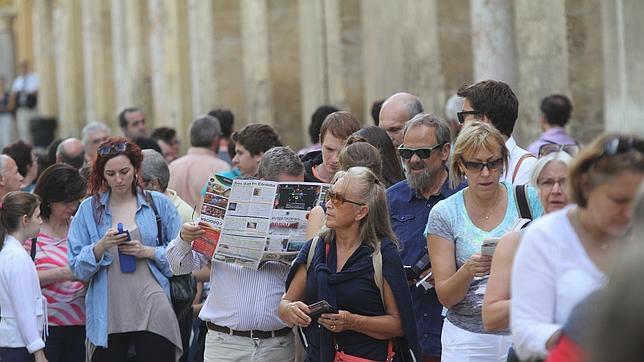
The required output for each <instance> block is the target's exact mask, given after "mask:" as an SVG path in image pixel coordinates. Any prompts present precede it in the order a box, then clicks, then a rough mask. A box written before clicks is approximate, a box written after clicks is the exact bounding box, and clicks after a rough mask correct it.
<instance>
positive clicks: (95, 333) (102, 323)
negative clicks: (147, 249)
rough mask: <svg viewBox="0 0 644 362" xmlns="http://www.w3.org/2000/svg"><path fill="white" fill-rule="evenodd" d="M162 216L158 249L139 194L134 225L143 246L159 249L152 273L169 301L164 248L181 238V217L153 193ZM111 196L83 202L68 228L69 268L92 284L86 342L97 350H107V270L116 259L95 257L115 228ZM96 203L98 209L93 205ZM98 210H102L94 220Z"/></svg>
mask: <svg viewBox="0 0 644 362" xmlns="http://www.w3.org/2000/svg"><path fill="white" fill-rule="evenodd" d="M150 194H151V195H152V198H153V200H154V203H155V205H156V207H157V209H158V211H159V215H160V216H161V225H163V236H164V239H165V240H164V245H163V246H157V224H156V218H155V216H154V211H153V210H152V207H150V205H148V203H147V202H146V200H145V197H144V196H143V194H141V193H140V192H139V193H137V200H136V201H137V205H138V206H137V209H136V215H135V222H136V225H137V226H138V228H139V231H140V233H141V239H142V240H141V242H142V243H143V244H144V245H147V246H152V247H155V248H156V251H155V256H154V259H148V260H147V262H148V266H149V267H150V271H151V272H152V274H153V275H154V277H155V278H156V280H157V281H158V282H159V284H160V285H161V287H162V288H163V290H164V291H165V293H166V295H167V296H168V298H170V283H169V281H168V277H170V276H172V271H171V270H170V265H169V264H168V261H167V259H166V256H165V245H166V244H167V243H168V241H169V240H172V239H173V238H174V237H176V236H177V235H178V234H179V230H180V228H181V217H180V216H179V213H178V212H177V209H176V208H175V207H174V205H173V204H172V201H170V199H168V198H167V197H166V196H164V195H163V194H161V193H158V192H154V191H153V192H150ZM108 201H109V192H105V193H102V194H100V196H99V198H98V200H97V202H95V201H94V198H93V197H88V198H87V199H85V200H83V202H82V203H81V204H80V207H79V208H78V211H77V212H76V215H75V216H74V218H73V219H72V224H71V226H70V228H69V235H68V240H69V248H68V255H69V267H70V268H71V271H72V273H73V274H74V276H75V277H77V278H79V279H81V280H84V281H89V282H90V283H89V287H88V288H87V295H86V297H85V309H86V313H87V316H86V327H85V328H86V333H87V339H89V341H90V342H91V343H92V344H94V345H95V346H98V347H107V330H108V326H107V320H108V317H107V293H108V281H107V267H108V266H109V265H111V264H112V261H113V259H114V256H113V255H111V254H110V253H109V252H105V254H103V257H102V258H101V259H100V260H99V261H98V262H97V261H96V258H95V257H94V244H95V243H96V242H98V241H99V240H100V239H101V238H102V237H103V236H104V235H105V233H106V232H107V229H109V228H110V227H111V226H112V214H111V212H110V209H109V202H108ZM94 203H95V205H94ZM95 207H98V209H99V210H103V212H102V213H101V214H100V216H99V215H98V214H97V215H96V216H97V217H96V219H95V218H94V211H95Z"/></svg>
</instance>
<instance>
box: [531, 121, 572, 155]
mask: <svg viewBox="0 0 644 362" xmlns="http://www.w3.org/2000/svg"><path fill="white" fill-rule="evenodd" d="M546 143H556V144H560V145H568V144H573V145H576V144H578V142H577V140H575V139H574V138H572V137H570V136H569V135H568V133H566V130H565V129H563V128H561V127H555V128H550V129H549V130H547V131H545V132H543V133H542V134H541V136H539V138H537V140H536V141H534V142H532V144H531V145H530V146H528V151H529V152H530V153H532V154H533V155H535V156H539V147H541V146H542V145H544V144H546Z"/></svg>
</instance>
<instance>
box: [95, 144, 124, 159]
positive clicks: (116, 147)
mask: <svg viewBox="0 0 644 362" xmlns="http://www.w3.org/2000/svg"><path fill="white" fill-rule="evenodd" d="M126 149H127V143H115V144H113V145H105V146H101V147H99V148H98V154H99V155H101V156H106V155H109V154H110V153H111V152H112V151H114V152H115V153H121V152H125V150H126Z"/></svg>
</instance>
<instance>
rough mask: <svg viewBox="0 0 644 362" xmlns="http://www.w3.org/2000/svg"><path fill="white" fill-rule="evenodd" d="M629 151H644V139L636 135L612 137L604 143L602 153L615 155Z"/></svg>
mask: <svg viewBox="0 0 644 362" xmlns="http://www.w3.org/2000/svg"><path fill="white" fill-rule="evenodd" d="M629 151H637V152H639V153H644V140H641V139H639V138H637V137H613V138H611V139H609V140H608V141H606V143H604V153H603V154H604V155H607V156H615V155H620V154H622V153H627V152H629Z"/></svg>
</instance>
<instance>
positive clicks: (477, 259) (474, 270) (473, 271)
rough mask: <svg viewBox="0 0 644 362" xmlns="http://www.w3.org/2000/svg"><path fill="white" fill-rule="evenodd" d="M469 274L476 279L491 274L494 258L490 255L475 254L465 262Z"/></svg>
mask: <svg viewBox="0 0 644 362" xmlns="http://www.w3.org/2000/svg"><path fill="white" fill-rule="evenodd" d="M464 266H465V268H466V270H467V271H468V273H469V274H470V275H472V276H474V277H484V276H486V275H488V274H490V267H491V266H492V257H491V256H489V255H481V254H474V255H472V256H470V258H469V260H468V261H467V262H465V265H464Z"/></svg>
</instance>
